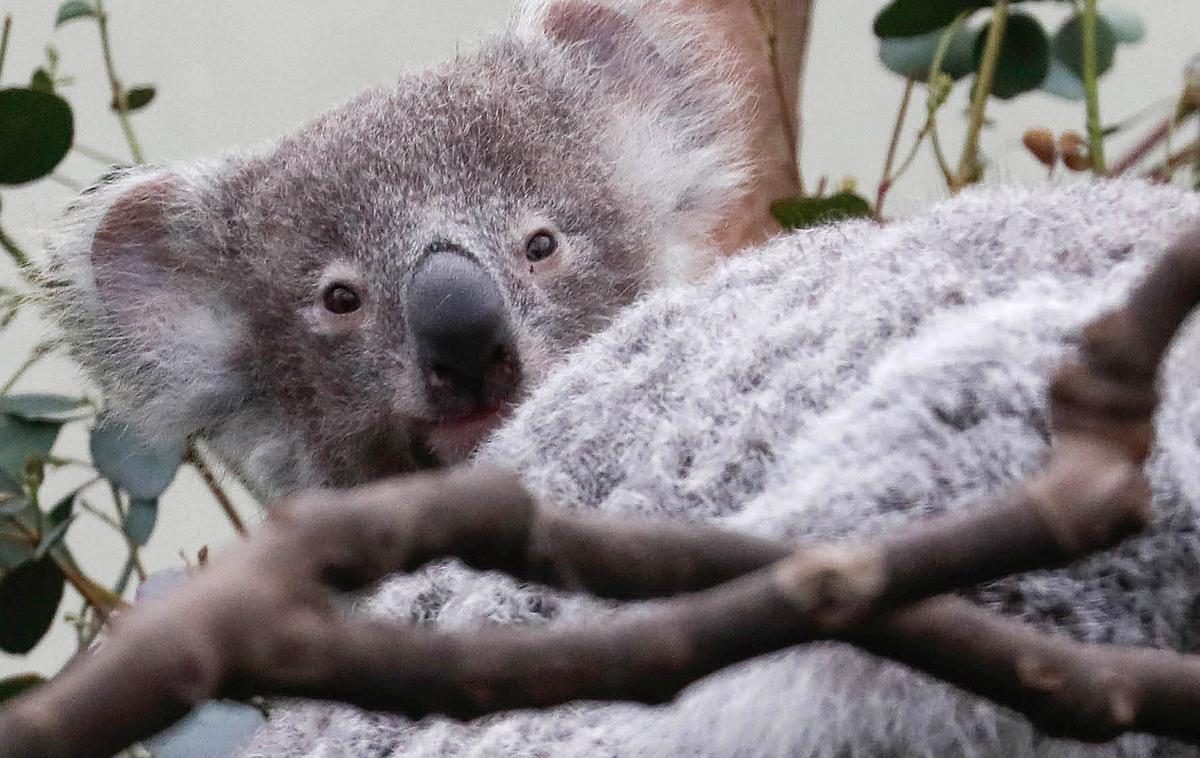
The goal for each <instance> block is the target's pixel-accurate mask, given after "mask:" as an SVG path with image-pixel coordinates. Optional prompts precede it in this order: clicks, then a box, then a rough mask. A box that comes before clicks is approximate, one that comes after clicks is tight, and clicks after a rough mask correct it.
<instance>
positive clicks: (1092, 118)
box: [1082, 0, 1105, 175]
mask: <svg viewBox="0 0 1200 758" xmlns="http://www.w3.org/2000/svg"><path fill="white" fill-rule="evenodd" d="M1097 18H1098V15H1097V13H1096V0H1084V9H1083V16H1082V19H1083V92H1084V97H1085V99H1086V104H1087V134H1088V156H1089V157H1090V158H1091V159H1092V171H1093V172H1095V173H1096V174H1097V175H1103V174H1104V172H1105V168H1104V125H1103V124H1101V123H1100V75H1099V72H1098V70H1097V69H1098V66H1097V54H1096V23H1097V22H1096V19H1097Z"/></svg>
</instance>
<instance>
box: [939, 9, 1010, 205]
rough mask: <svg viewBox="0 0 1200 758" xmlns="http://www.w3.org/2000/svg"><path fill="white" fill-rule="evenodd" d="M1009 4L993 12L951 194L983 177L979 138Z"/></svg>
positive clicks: (990, 92)
mask: <svg viewBox="0 0 1200 758" xmlns="http://www.w3.org/2000/svg"><path fill="white" fill-rule="evenodd" d="M1008 3H1009V0H996V4H995V6H993V8H992V21H991V25H990V26H989V27H988V34H987V40H986V41H985V42H984V46H983V57H982V59H981V60H980V63H979V73H978V74H977V75H976V77H975V94H974V96H973V97H972V98H971V115H970V119H969V121H968V123H967V136H966V140H965V141H964V142H963V151H962V157H961V158H960V159H959V161H958V173H957V174H956V175H955V177H954V184H953V186H951V187H950V191H951V192H957V191H958V190H960V189H962V188H963V187H964V186H966V185H967V184H970V183H971V182H972V181H974V180H975V178H976V176H977V175H978V173H979V135H980V132H981V131H982V130H983V122H984V117H985V115H986V113H987V102H988V98H989V97H991V94H992V79H993V77H994V76H995V74H996V62H997V61H998V60H999V59H1000V46H1001V43H1002V42H1003V41H1004V28H1005V26H1006V25H1007V24H1008Z"/></svg>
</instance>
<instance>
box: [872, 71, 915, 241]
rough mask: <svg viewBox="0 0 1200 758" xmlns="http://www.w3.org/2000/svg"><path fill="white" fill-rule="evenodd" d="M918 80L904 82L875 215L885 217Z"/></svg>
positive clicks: (876, 192)
mask: <svg viewBox="0 0 1200 758" xmlns="http://www.w3.org/2000/svg"><path fill="white" fill-rule="evenodd" d="M916 84H917V80H916V79H913V78H911V77H907V78H905V80H904V94H903V95H901V97H900V108H899V109H898V110H897V111H896V123H895V124H894V125H893V126H892V139H891V141H889V142H888V149H887V157H886V158H884V161H883V176H882V177H881V178H880V179H879V189H878V190H876V191H875V215H876V216H877V217H881V218H882V216H883V201H884V200H885V199H887V192H888V190H889V189H891V186H892V166H893V164H895V162H896V150H897V148H899V147H900V133H901V132H902V131H903V130H904V119H905V117H906V116H907V115H908V104H909V102H911V101H912V92H913V87H915V86H916Z"/></svg>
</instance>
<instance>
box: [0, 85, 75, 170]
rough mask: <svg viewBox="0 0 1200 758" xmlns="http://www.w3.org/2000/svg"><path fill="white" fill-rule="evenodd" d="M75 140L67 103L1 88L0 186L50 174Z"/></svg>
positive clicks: (19, 89)
mask: <svg viewBox="0 0 1200 758" xmlns="http://www.w3.org/2000/svg"><path fill="white" fill-rule="evenodd" d="M74 138H75V117H74V116H73V115H72V113H71V106H70V105H67V101H66V100H63V99H62V98H61V97H59V96H58V95H55V94H52V93H50V92H39V91H37V90H34V89H28V88H24V87H6V88H4V89H0V184H23V183H25V182H30V181H33V180H34V179H39V178H41V177H43V176H45V175H46V174H49V173H50V172H51V171H53V170H54V167H55V166H57V165H58V164H59V162H60V161H62V159H63V157H65V156H66V154H67V151H68V150H70V149H71V142H72V141H73V140H74Z"/></svg>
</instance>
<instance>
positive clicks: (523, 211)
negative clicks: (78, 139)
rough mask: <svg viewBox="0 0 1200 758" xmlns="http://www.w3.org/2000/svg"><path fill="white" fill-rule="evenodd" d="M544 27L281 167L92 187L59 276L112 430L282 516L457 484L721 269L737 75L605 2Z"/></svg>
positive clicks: (522, 33) (269, 162)
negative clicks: (567, 374) (205, 452)
mask: <svg viewBox="0 0 1200 758" xmlns="http://www.w3.org/2000/svg"><path fill="white" fill-rule="evenodd" d="M529 13H531V14H532V16H531V17H530V19H527V20H526V22H525V26H524V27H521V28H520V29H517V30H515V31H513V32H510V33H509V34H508V35H506V36H503V37H500V38H498V39H496V40H494V41H493V42H492V43H490V44H489V45H486V46H485V47H484V48H483V49H482V50H481V51H480V52H478V53H477V54H475V55H473V56H470V57H465V58H460V59H458V60H455V61H453V62H451V63H449V64H446V65H444V66H442V67H440V68H438V69H435V70H432V71H428V72H423V73H419V74H414V75H410V76H406V77H405V78H404V79H402V80H401V81H400V83H399V84H398V85H397V86H396V87H395V88H394V89H392V90H388V91H382V90H376V91H368V92H366V93H364V94H362V95H360V96H358V97H357V98H355V99H353V100H351V101H350V102H348V103H346V104H344V105H342V106H341V107H339V108H337V109H335V110H333V111H331V112H329V113H327V114H325V115H324V116H322V117H320V118H318V119H317V120H315V121H314V122H313V123H311V124H309V125H308V126H306V127H305V128H303V129H301V130H300V131H299V132H297V133H296V134H294V135H292V136H289V137H287V138H285V139H283V140H282V141H281V142H279V143H278V144H277V145H275V146H274V147H272V148H270V149H267V150H264V151H260V152H258V153H255V154H239V155H233V156H230V157H227V158H225V159H222V160H220V161H217V162H211V163H202V164H196V165H178V166H165V167H150V168H139V169H134V170H130V171H127V172H123V173H119V174H116V175H113V176H111V177H109V178H108V179H107V181H103V182H101V184H99V185H97V186H96V187H94V188H92V189H91V190H89V191H88V192H85V194H84V196H83V197H81V198H80V199H79V200H78V201H77V202H76V203H75V204H74V206H73V207H72V208H71V209H69V210H68V212H67V214H66V215H65V217H64V219H63V221H62V222H61V223H60V225H59V228H58V230H57V231H56V233H55V235H54V237H53V238H52V240H51V244H50V249H51V253H52V259H51V263H50V265H49V267H48V268H47V269H46V273H45V281H46V283H47V292H48V295H49V297H48V301H49V303H50V305H51V308H52V309H53V310H54V312H55V313H56V314H57V316H58V318H59V321H60V323H61V324H62V327H63V332H64V335H65V336H66V337H67V339H68V341H69V343H70V344H71V345H72V347H73V349H74V352H75V354H76V355H77V357H78V358H79V359H80V360H81V362H82V363H83V364H84V365H85V367H87V368H88V369H89V370H90V371H91V373H92V375H93V376H94V377H95V378H96V380H97V382H98V383H99V384H100V386H101V388H102V389H103V390H104V391H105V393H106V396H107V397H108V399H109V403H110V406H111V408H112V410H113V412H115V413H118V414H120V415H123V416H125V417H126V418H127V420H129V421H131V422H133V423H135V424H136V425H137V426H138V427H139V428H140V429H141V430H142V431H143V433H145V434H146V435H148V436H151V437H153V436H175V437H177V436H179V435H183V434H201V435H204V436H205V437H207V438H208V439H209V440H210V441H211V443H212V444H213V445H214V446H215V448H216V449H217V450H218V451H219V452H220V453H222V454H223V455H224V456H225V457H226V458H228V459H230V460H231V461H233V462H234V463H237V464H240V466H241V467H242V468H243V469H244V470H245V471H246V472H247V473H248V474H250V476H251V477H252V478H253V479H255V480H257V481H258V482H259V484H260V485H262V489H263V491H264V493H265V494H270V495H274V494H280V493H283V492H286V491H290V490H292V489H296V488H298V487H302V486H311V485H318V484H320V485H349V484H354V483H358V482H361V481H364V480H367V479H371V478H375V477H378V476H383V475H386V474H390V473H396V472H400V471H405V470H411V469H414V468H418V467H423V466H430V465H438V464H444V463H450V462H455V461H458V460H461V459H463V458H464V457H466V456H467V455H468V454H469V453H470V452H471V451H472V450H473V449H474V448H475V446H476V445H477V444H478V443H479V442H480V441H482V439H483V438H484V437H485V436H486V435H487V434H488V433H489V432H490V431H491V430H492V429H493V428H494V427H495V426H496V425H497V424H498V423H499V422H500V421H501V420H502V419H503V418H504V417H505V415H506V414H507V412H508V411H509V409H511V408H512V407H513V405H515V404H516V403H517V402H519V401H520V399H521V398H522V396H523V395H524V394H525V393H526V392H527V391H528V389H529V387H530V386H532V385H533V384H535V383H537V382H538V381H539V380H540V379H541V378H542V377H543V376H544V375H545V374H546V372H547V371H548V370H549V368H550V367H551V366H552V365H553V364H554V363H555V361H556V360H557V358H558V357H559V356H561V355H562V354H563V352H564V351H565V350H567V349H568V348H570V347H571V346H572V345H574V344H575V343H577V342H578V341H579V340H581V339H582V338H583V337H585V336H587V335H588V334H591V333H593V332H595V331H596V330H598V329H599V328H601V327H602V326H603V325H604V323H605V322H606V321H607V320H608V319H609V318H610V317H611V315H612V314H613V313H614V312H615V311H616V310H617V309H619V308H621V307H622V306H623V305H625V304H627V303H629V302H630V301H631V300H632V299H633V298H634V297H636V296H637V295H638V294H639V293H640V292H642V291H644V290H645V289H646V288H648V287H650V286H653V285H654V284H657V283H659V282H661V281H662V280H664V279H666V278H669V276H670V272H671V271H672V270H677V269H679V268H683V267H687V266H691V265H693V264H692V263H691V262H688V261H684V262H683V263H680V262H679V261H670V260H669V259H670V258H671V256H672V255H676V256H678V255H679V254H680V253H681V252H683V253H684V254H686V255H688V256H691V257H692V258H693V259H694V258H695V257H697V256H702V255H705V254H708V253H710V252H711V249H710V248H709V247H708V246H706V245H705V244H704V243H705V239H704V229H703V228H702V227H703V225H702V224H699V223H697V219H699V218H703V217H704V216H705V215H706V214H707V215H709V216H711V215H713V214H715V212H716V210H717V209H718V208H719V207H720V206H721V205H723V204H725V203H727V202H732V201H735V200H736V199H737V198H736V197H735V195H734V190H736V188H737V187H738V185H739V182H740V181H741V174H740V160H741V158H740V155H739V153H738V151H737V147H736V144H737V143H736V141H735V140H733V139H731V138H730V137H729V135H728V134H726V133H724V132H722V131H721V130H720V129H718V128H716V125H715V122H714V121H713V119H714V116H713V115H712V114H714V113H720V112H721V111H720V110H719V109H717V108H716V106H715V105H714V104H713V103H708V101H707V100H706V97H707V96H711V97H712V98H717V99H721V100H723V101H724V102H725V108H728V107H729V105H728V103H729V102H732V100H730V99H728V98H727V97H726V95H724V94H722V92H721V91H720V87H718V86H717V85H716V84H715V83H716V82H718V81H719V77H716V76H714V75H712V72H707V73H706V74H705V76H707V77H708V78H707V79H706V80H702V79H701V78H699V77H700V72H703V71H704V70H703V69H698V68H695V67H690V66H685V65H683V63H684V62H685V61H684V60H683V59H682V58H680V57H679V55H672V54H670V53H671V51H672V50H673V49H674V48H671V47H670V46H664V45H661V44H660V45H658V46H656V45H655V43H654V32H653V30H647V29H643V28H641V27H639V26H638V24H637V23H635V22H634V20H633V17H632V16H629V15H625V14H623V13H619V12H617V11H613V10H610V9H607V8H605V7H604V6H601V5H598V4H594V3H584V2H561V3H551V4H549V5H546V6H539V7H538V8H536V9H534V10H531V11H529ZM672 39H674V37H672ZM681 49H682V48H681ZM682 54H683V53H680V55H682ZM692 54H694V53H688V55H692ZM714 156H723V159H722V160H721V161H714ZM687 161H690V163H691V164H695V165H692V166H691V167H690V168H689V167H687V166H685V165H684V163H685V162H687Z"/></svg>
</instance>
